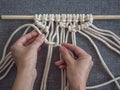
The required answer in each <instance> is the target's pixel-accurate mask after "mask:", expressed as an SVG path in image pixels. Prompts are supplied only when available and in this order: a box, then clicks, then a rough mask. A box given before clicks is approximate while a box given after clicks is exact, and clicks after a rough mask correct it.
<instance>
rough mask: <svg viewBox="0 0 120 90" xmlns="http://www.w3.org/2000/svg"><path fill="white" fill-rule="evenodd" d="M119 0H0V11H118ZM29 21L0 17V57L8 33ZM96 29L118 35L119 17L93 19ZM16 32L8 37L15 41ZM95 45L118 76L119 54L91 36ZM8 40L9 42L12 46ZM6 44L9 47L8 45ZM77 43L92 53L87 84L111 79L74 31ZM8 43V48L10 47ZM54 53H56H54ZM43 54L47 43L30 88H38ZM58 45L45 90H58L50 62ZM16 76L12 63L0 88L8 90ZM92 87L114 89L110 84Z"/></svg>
mask: <svg viewBox="0 0 120 90" xmlns="http://www.w3.org/2000/svg"><path fill="white" fill-rule="evenodd" d="M119 9H120V0H0V14H23V15H24V14H26V15H27V14H36V13H41V14H43V13H85V14H87V13H88V14H89V13H92V14H120V10H119ZM32 22H33V21H19V20H0V57H1V56H2V52H3V47H4V45H5V43H6V41H7V39H8V38H9V36H10V35H11V33H12V32H13V31H14V30H15V29H16V28H17V27H18V26H20V25H22V24H24V23H32ZM94 24H95V25H96V26H98V27H100V28H103V29H108V30H111V31H113V32H114V33H116V34H117V35H119V36H120V20H101V21H94ZM21 32H22V31H20V32H19V33H18V34H17V35H16V36H15V38H14V40H12V43H13V42H15V40H17V39H18V38H19V36H20V35H21ZM94 41H95V42H96V44H97V45H98V47H99V49H100V51H101V54H102V56H103V57H104V59H105V62H106V63H107V65H108V67H109V68H110V70H111V71H112V73H113V74H114V76H115V77H117V76H119V75H120V70H119V68H120V56H119V55H118V54H116V53H114V52H112V51H111V50H109V49H108V48H107V47H106V46H105V45H104V44H102V43H101V42H99V41H98V40H96V39H94ZM12 43H11V45H12ZM11 45H10V46H11ZM77 45H79V46H80V47H82V48H84V49H85V50H86V51H87V52H88V53H90V54H91V55H92V56H93V61H94V66H93V68H92V71H91V73H90V76H89V79H88V82H87V85H95V84H100V83H103V82H105V81H108V80H110V79H111V78H110V77H109V75H108V74H107V73H106V71H105V70H104V68H103V67H102V65H101V63H100V61H99V58H98V56H97V55H96V52H95V50H94V48H93V47H92V45H91V44H90V43H89V42H88V40H87V39H86V38H84V37H82V36H81V35H79V34H77ZM10 46H9V47H10ZM56 52H57V53H56ZM46 54H47V46H45V45H44V46H43V48H42V50H41V53H40V54H39V56H38V63H37V70H38V76H37V79H36V82H35V85H34V90H39V87H40V82H41V78H42V73H43V68H44V65H45V59H46ZM58 54H59V52H58V48H55V49H54V53H53V58H52V63H51V68H50V72H49V77H48V82H47V90H60V71H59V70H58V69H57V68H56V67H55V66H54V61H56V60H57V59H58V58H59V57H57V55H58ZM15 76H16V67H15V66H14V67H13V68H12V69H11V71H10V72H9V74H8V75H7V77H5V78H4V79H3V80H1V81H0V90H10V89H11V87H12V84H13V82H14V79H15ZM95 90H117V88H116V85H115V84H114V83H112V84H110V85H107V86H105V87H101V88H98V89H95Z"/></svg>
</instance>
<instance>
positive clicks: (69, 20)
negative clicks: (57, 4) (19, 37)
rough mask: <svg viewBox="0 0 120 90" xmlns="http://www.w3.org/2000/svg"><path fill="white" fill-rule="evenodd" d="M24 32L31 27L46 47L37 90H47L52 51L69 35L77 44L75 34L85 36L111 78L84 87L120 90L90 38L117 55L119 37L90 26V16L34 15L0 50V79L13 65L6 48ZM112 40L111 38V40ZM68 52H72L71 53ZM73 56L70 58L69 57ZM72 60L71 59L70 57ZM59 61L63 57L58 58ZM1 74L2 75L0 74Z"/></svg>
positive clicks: (63, 78)
mask: <svg viewBox="0 0 120 90" xmlns="http://www.w3.org/2000/svg"><path fill="white" fill-rule="evenodd" d="M24 28H26V29H25V31H24V33H23V34H26V33H27V32H28V30H29V29H30V28H33V29H34V30H36V31H37V32H38V33H39V34H41V33H45V37H46V38H45V43H46V44H48V53H47V58H46V64H45V67H44V72H43V77H42V81H41V85H40V90H46V87H47V78H48V74H49V69H50V65H51V60H52V53H53V48H54V47H57V46H60V45H61V43H63V42H65V43H67V42H68V36H70V35H71V40H72V44H73V45H76V33H79V34H80V35H83V36H84V37H86V38H87V39H88V40H89V41H90V43H91V44H92V45H93V47H94V49H95V50H96V53H97V55H98V57H99V59H100V61H101V64H102V66H103V67H104V69H105V70H106V71H107V73H108V74H109V76H110V77H111V78H112V79H111V80H110V81H108V82H105V83H102V84H99V85H94V86H87V89H94V88H100V87H102V86H105V85H108V84H110V83H112V82H115V84H116V86H117V87H118V89H119V90H120V85H119V83H118V80H119V79H120V77H114V75H113V74H112V72H111V71H110V70H109V68H108V66H107V65H106V63H105V61H104V60H103V57H102V55H101V54H100V51H99V49H98V47H97V46H96V44H95V42H94V41H93V39H92V38H91V37H94V38H96V39H98V40H99V41H101V42H102V43H104V44H105V45H106V46H107V47H109V48H110V49H111V50H112V51H114V52H115V53H117V54H119V55H120V37H118V36H117V35H116V34H114V33H113V32H111V31H109V30H103V29H100V28H97V27H96V26H95V25H93V17H92V15H91V14H87V15H85V14H61V15H60V14H43V15H42V14H36V15H35V18H34V23H33V24H24V25H21V26H20V27H18V28H17V29H16V30H15V31H14V32H13V33H12V34H11V36H10V37H9V39H8V41H7V42H6V44H5V47H4V49H3V55H2V58H1V60H0V80H2V79H3V78H5V76H6V75H7V74H8V73H9V71H10V70H11V68H12V66H13V65H14V60H13V58H12V55H11V51H9V52H8V53H6V50H7V49H8V45H9V43H10V42H11V40H12V38H13V37H14V35H15V34H16V33H17V32H18V31H20V30H21V29H24ZM111 38H112V39H111ZM70 53H71V52H70ZM72 56H73V55H72ZM73 58H74V56H73ZM60 60H62V57H61V55H60ZM1 74H2V75H1ZM61 90H69V83H68V80H67V77H66V70H61Z"/></svg>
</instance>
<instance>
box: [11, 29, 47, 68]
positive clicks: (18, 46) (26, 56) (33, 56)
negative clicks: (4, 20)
mask: <svg viewBox="0 0 120 90" xmlns="http://www.w3.org/2000/svg"><path fill="white" fill-rule="evenodd" d="M44 38H45V36H44V35H43V34H41V35H39V34H38V33H37V32H35V31H33V32H31V33H28V34H26V35H23V36H22V37H21V38H20V39H19V40H17V41H16V42H15V44H14V45H13V46H12V47H11V51H12V56H13V59H14V61H15V64H16V66H17V68H18V70H19V69H23V68H31V69H32V68H33V69H34V68H35V67H36V62H37V53H38V50H40V46H41V45H42V44H43V42H44Z"/></svg>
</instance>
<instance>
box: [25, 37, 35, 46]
mask: <svg viewBox="0 0 120 90" xmlns="http://www.w3.org/2000/svg"><path fill="white" fill-rule="evenodd" d="M35 39H36V37H33V38H31V39H30V40H28V41H27V42H26V43H25V44H24V45H25V46H28V45H30V44H31V43H33V41H34V40H35Z"/></svg>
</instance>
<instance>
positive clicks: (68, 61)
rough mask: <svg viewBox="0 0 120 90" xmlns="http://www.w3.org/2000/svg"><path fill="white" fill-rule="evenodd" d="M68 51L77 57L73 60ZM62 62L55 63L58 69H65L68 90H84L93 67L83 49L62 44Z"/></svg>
mask: <svg viewBox="0 0 120 90" xmlns="http://www.w3.org/2000/svg"><path fill="white" fill-rule="evenodd" d="M70 51H71V52H73V53H74V54H75V56H77V58H76V59H75V58H74V57H72V56H71V54H70ZM60 53H61V55H62V60H59V61H57V62H55V65H57V66H58V68H60V69H66V72H67V79H68V81H69V85H70V90H85V89H86V82H87V78H88V75H89V72H90V70H91V67H92V65H93V61H92V57H91V56H90V55H89V54H88V53H86V52H85V51H84V50H83V49H81V48H80V47H78V46H74V45H72V44H65V43H63V44H62V46H61V47H60Z"/></svg>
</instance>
